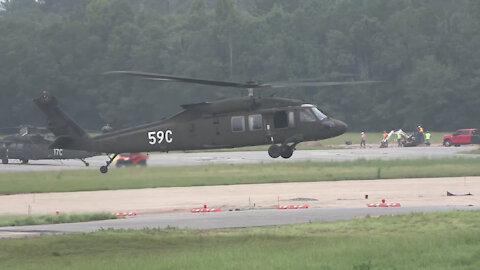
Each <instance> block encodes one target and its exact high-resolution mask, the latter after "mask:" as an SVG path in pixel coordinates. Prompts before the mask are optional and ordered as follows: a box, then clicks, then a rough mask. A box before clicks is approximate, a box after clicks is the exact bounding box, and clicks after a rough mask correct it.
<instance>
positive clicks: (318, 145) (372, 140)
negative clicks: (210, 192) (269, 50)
mask: <svg viewBox="0 0 480 270" xmlns="http://www.w3.org/2000/svg"><path fill="white" fill-rule="evenodd" d="M365 134H366V136H367V144H378V145H379V146H380V141H381V139H382V132H367V133H365ZM431 134H432V137H431V140H430V141H431V143H432V144H442V142H443V141H442V137H443V135H445V134H448V132H431ZM396 138H397V137H396V135H393V136H392V137H390V139H389V143H390V145H394V146H395V145H397V142H396ZM347 141H350V142H351V143H352V146H354V147H358V146H359V145H360V132H347V133H344V134H342V135H340V136H337V137H334V138H330V139H326V140H321V141H314V142H302V143H299V144H298V145H297V146H296V147H295V148H296V149H297V150H328V149H342V148H346V147H351V146H348V145H346V144H345V142H347ZM269 146H270V145H261V146H247V147H238V148H228V149H215V150H207V151H209V152H219V151H221V152H223V151H267V149H268V147H269ZM187 152H205V150H202V151H200V150H199V151H187Z"/></svg>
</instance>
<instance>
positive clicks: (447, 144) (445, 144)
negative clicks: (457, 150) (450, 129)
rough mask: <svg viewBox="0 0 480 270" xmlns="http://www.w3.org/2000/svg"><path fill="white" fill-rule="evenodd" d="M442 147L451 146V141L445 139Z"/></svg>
mask: <svg viewBox="0 0 480 270" xmlns="http://www.w3.org/2000/svg"><path fill="white" fill-rule="evenodd" d="M443 146H445V147H450V146H452V141H450V140H449V139H446V140H445V141H443Z"/></svg>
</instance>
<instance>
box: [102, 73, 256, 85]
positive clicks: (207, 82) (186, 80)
mask: <svg viewBox="0 0 480 270" xmlns="http://www.w3.org/2000/svg"><path fill="white" fill-rule="evenodd" d="M104 74H106V75H110V74H121V75H128V76H134V77H141V78H144V79H150V80H158V81H176V82H184V83H195V84H203V85H213V86H224V87H236V88H256V87H258V85H257V84H255V83H253V84H249V83H246V84H245V83H235V82H226V81H213V80H204V79H196V78H187V77H180V76H172V75H164V74H158V73H149V72H138V71H110V72H106V73H104Z"/></svg>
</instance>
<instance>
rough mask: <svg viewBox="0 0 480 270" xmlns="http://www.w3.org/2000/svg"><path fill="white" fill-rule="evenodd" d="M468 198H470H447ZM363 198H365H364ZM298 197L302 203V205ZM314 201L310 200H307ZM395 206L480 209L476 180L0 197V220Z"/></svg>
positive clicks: (343, 183) (438, 179)
mask: <svg viewBox="0 0 480 270" xmlns="http://www.w3.org/2000/svg"><path fill="white" fill-rule="evenodd" d="M447 191H449V192H451V193H455V194H457V193H458V194H466V193H471V194H473V195H472V196H447ZM365 195H368V199H365ZM302 198H303V200H302ZM312 199H314V200H312ZM382 199H385V200H386V202H387V203H396V202H399V203H401V204H402V205H404V206H421V205H480V177H467V178H463V177H457V178H453V177H452V178H422V179H391V180H390V179H382V180H362V181H335V182H308V183H279V184H256V185H229V186H203V187H173V188H149V189H135V190H112V191H93V192H67V193H40V194H20V195H9V196H0V215H26V214H28V213H29V212H30V213H31V214H53V213H55V212H56V211H59V212H60V213H88V212H119V211H122V212H125V211H127V212H129V211H136V212H137V213H140V214H148V213H171V212H186V211H189V210H190V209H192V208H201V207H203V206H204V205H207V207H209V208H210V207H220V208H222V210H223V211H227V210H229V209H249V208H274V207H276V206H277V204H281V205H282V204H283V205H285V204H309V205H310V207H323V208H326V207H330V208H331V207H344V208H347V207H366V206H365V205H366V203H378V202H380V201H381V200H382Z"/></svg>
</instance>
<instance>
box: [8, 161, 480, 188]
mask: <svg viewBox="0 0 480 270" xmlns="http://www.w3.org/2000/svg"><path fill="white" fill-rule="evenodd" d="M479 165H480V159H476V158H444V159H415V160H356V161H348V162H298V163H283V162H282V163H260V164H242V165H209V166H189V167H151V168H121V169H116V170H111V171H110V172H109V173H108V174H100V173H99V172H98V171H96V170H79V171H50V172H20V173H2V174H0V194H16V193H31V192H70V191H91V190H116V189H133V188H153V187H183V186H205V185H232V184H258V183H281V182H307V181H336V180H364V179H382V178H413V177H455V176H476V175H480V166H479Z"/></svg>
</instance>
